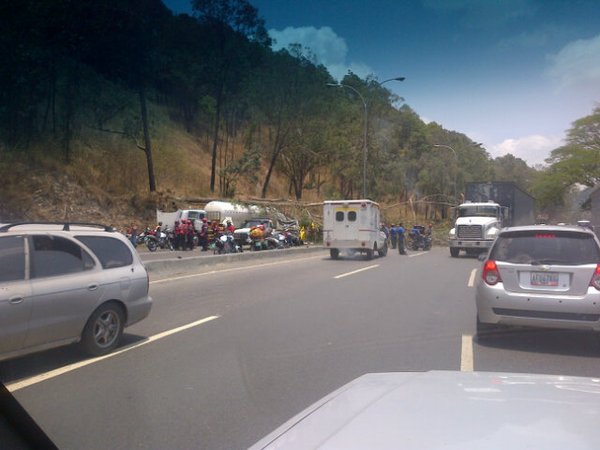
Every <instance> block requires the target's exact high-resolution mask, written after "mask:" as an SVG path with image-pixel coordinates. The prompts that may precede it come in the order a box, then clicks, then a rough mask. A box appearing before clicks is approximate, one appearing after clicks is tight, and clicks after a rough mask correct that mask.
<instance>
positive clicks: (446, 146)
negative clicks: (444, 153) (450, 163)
mask: <svg viewBox="0 0 600 450" xmlns="http://www.w3.org/2000/svg"><path fill="white" fill-rule="evenodd" d="M433 146H434V147H438V148H440V147H442V148H448V149H450V150H452V153H453V154H454V158H455V160H456V169H455V170H454V201H455V202H456V203H458V198H457V197H456V174H457V172H458V155H457V154H456V150H454V149H453V148H452V147H450V146H449V145H445V144H433Z"/></svg>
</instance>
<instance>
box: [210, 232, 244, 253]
mask: <svg viewBox="0 0 600 450" xmlns="http://www.w3.org/2000/svg"><path fill="white" fill-rule="evenodd" d="M210 247H211V248H212V249H213V252H214V253H215V254H219V255H222V254H224V253H225V254H227V253H241V252H242V248H241V247H240V246H239V245H238V244H237V243H236V242H235V240H234V239H233V235H231V234H229V233H228V234H223V235H221V236H215V238H214V239H213V242H212V243H211V245H210Z"/></svg>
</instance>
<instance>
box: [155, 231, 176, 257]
mask: <svg viewBox="0 0 600 450" xmlns="http://www.w3.org/2000/svg"><path fill="white" fill-rule="evenodd" d="M174 239H175V235H174V234H173V231H172V230H171V229H169V228H167V229H166V230H165V231H162V230H160V232H158V246H159V247H160V248H161V249H163V250H164V249H169V250H171V251H173V250H174V248H173V241H174Z"/></svg>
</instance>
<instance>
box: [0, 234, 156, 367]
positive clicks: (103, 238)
mask: <svg viewBox="0 0 600 450" xmlns="http://www.w3.org/2000/svg"><path fill="white" fill-rule="evenodd" d="M148 289H149V281H148V274H147V272H146V269H145V268H144V266H143V265H142V263H141V261H140V259H139V257H138V255H137V252H136V251H135V249H134V248H133V246H132V245H131V243H130V242H129V241H128V240H127V239H126V238H125V237H124V236H123V235H121V234H120V233H117V232H115V231H114V230H113V229H112V228H110V227H105V226H103V225H96V224H69V223H64V224H63V223H61V224H56V223H15V224H8V225H3V226H0V360H4V359H9V358H12V357H15V356H20V355H24V354H28V353H33V352H36V351H40V350H44V349H48V348H52V347H58V346H61V345H66V344H71V343H74V342H81V345H82V347H83V349H84V350H85V351H86V352H87V353H88V354H90V355H93V356H99V355H103V354H106V353H109V352H110V351H111V350H113V349H114V348H115V347H116V346H117V345H118V344H119V341H120V339H121V335H122V334H123V329H124V328H125V327H126V326H129V325H131V324H133V323H136V322H138V321H140V320H142V319H143V318H145V317H146V316H147V315H148V314H149V313H150V309H151V307H152V299H151V298H150V297H149V295H148Z"/></svg>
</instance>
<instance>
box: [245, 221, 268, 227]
mask: <svg viewBox="0 0 600 450" xmlns="http://www.w3.org/2000/svg"><path fill="white" fill-rule="evenodd" d="M266 223H267V222H266V221H265V220H248V221H246V222H244V224H243V225H242V226H241V227H240V228H252V227H257V226H259V225H262V224H266Z"/></svg>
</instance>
